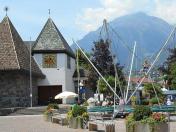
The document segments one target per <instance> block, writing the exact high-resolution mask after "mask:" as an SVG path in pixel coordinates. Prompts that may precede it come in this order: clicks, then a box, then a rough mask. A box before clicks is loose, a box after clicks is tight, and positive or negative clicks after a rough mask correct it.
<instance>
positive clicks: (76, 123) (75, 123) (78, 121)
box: [69, 117, 83, 129]
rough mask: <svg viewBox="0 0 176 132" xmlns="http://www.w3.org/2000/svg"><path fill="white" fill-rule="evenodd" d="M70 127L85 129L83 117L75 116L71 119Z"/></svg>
mask: <svg viewBox="0 0 176 132" xmlns="http://www.w3.org/2000/svg"><path fill="white" fill-rule="evenodd" d="M69 127H70V128H74V129H83V119H82V118H79V117H73V118H71V119H70V120H69Z"/></svg>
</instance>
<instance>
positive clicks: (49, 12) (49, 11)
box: [48, 9, 51, 18]
mask: <svg viewBox="0 0 176 132" xmlns="http://www.w3.org/2000/svg"><path fill="white" fill-rule="evenodd" d="M48 14H49V18H50V15H51V10H50V9H48Z"/></svg>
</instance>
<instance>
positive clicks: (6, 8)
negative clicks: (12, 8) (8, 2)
mask: <svg viewBox="0 0 176 132" xmlns="http://www.w3.org/2000/svg"><path fill="white" fill-rule="evenodd" d="M4 11H5V12H6V16H7V12H8V11H9V7H8V6H5V7H4Z"/></svg>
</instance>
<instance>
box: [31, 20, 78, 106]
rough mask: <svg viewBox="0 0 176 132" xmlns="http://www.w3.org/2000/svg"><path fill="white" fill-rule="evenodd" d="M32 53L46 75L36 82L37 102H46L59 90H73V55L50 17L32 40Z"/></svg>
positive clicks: (68, 101)
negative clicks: (34, 39) (35, 38)
mask: <svg viewBox="0 0 176 132" xmlns="http://www.w3.org/2000/svg"><path fill="white" fill-rule="evenodd" d="M32 54H33V57H34V59H35V60H36V62H37V63H38V65H39V67H40V69H41V70H42V72H43V74H44V75H45V76H46V78H45V79H41V80H39V82H38V103H39V104H47V103H48V100H50V99H53V98H54V96H55V95H56V94H58V93H60V92H63V91H72V92H74V90H75V88H74V82H73V74H74V71H75V55H74V53H73V51H72V49H71V48H70V47H69V45H68V43H67V42H66V40H65V39H64V37H63V36H62V34H61V33H60V31H59V30H58V28H57V27H56V25H55V24H54V22H53V21H52V19H51V18H49V19H48V21H47V22H46V24H45V26H44V27H43V29H42V31H41V33H40V34H39V36H38V38H37V40H36V41H35V42H34V45H33V48H32ZM71 102H72V100H63V103H71ZM60 103H61V101H60Z"/></svg>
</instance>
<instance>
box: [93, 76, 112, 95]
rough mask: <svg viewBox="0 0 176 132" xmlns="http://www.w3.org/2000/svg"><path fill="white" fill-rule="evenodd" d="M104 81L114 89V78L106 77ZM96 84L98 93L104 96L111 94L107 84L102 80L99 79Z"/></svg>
mask: <svg viewBox="0 0 176 132" xmlns="http://www.w3.org/2000/svg"><path fill="white" fill-rule="evenodd" d="M105 79H106V80H107V82H108V83H109V84H110V85H111V87H112V88H114V87H115V78H114V77H113V76H106V77H105ZM97 84H98V88H99V91H100V93H103V94H105V95H108V94H113V93H112V91H111V90H110V89H109V88H108V86H107V84H106V83H105V82H104V80H103V79H102V78H100V79H99V80H98V81H97Z"/></svg>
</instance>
